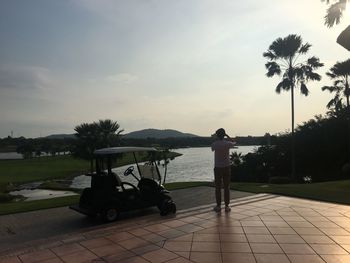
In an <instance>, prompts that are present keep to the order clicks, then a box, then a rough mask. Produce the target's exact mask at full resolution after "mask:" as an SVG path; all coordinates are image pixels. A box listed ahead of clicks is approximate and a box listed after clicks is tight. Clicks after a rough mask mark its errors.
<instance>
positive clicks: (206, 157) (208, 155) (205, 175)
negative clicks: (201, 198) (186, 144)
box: [71, 146, 256, 188]
mask: <svg viewBox="0 0 350 263" xmlns="http://www.w3.org/2000/svg"><path fill="white" fill-rule="evenodd" d="M255 148H256V146H238V147H237V148H235V149H232V150H231V152H234V151H236V152H241V153H242V155H245V154H247V153H249V152H252V151H253V150H254V149H255ZM175 151H176V152H178V153H181V154H182V156H179V157H176V158H175V159H174V160H172V161H170V163H169V164H168V172H167V178H166V182H167V183H170V182H191V181H192V182H193V181H213V179H214V175H213V166H214V154H213V152H212V151H211V149H210V147H202V148H185V149H176V150H175ZM128 167H129V165H127V166H123V167H119V168H116V169H114V170H113V171H114V172H116V173H117V174H118V175H119V177H120V178H121V179H122V181H126V182H130V183H133V184H136V183H137V182H136V180H135V179H134V178H133V177H132V176H131V175H129V176H127V177H125V176H124V175H123V173H124V171H125V170H126V168H128ZM135 168H136V167H135ZM159 170H160V172H161V174H162V175H163V174H164V168H163V167H162V166H159ZM135 175H136V176H138V172H137V169H135ZM90 180H91V178H90V177H88V176H85V175H81V176H78V177H76V178H75V179H74V180H73V182H72V185H71V187H73V188H85V187H90Z"/></svg>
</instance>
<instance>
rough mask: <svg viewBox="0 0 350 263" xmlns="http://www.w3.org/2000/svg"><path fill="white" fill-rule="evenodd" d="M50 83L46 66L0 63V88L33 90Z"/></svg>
mask: <svg viewBox="0 0 350 263" xmlns="http://www.w3.org/2000/svg"><path fill="white" fill-rule="evenodd" d="M51 85H52V78H51V76H50V71H49V70H48V69H47V68H43V67H37V66H25V65H16V66H12V65H0V89H11V90H35V89H40V90H43V89H47V88H48V87H50V86H51Z"/></svg>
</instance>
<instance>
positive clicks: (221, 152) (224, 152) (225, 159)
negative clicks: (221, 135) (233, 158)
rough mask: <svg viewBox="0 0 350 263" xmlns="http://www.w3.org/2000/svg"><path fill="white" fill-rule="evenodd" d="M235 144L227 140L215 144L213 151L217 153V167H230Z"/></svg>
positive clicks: (212, 146)
mask: <svg viewBox="0 0 350 263" xmlns="http://www.w3.org/2000/svg"><path fill="white" fill-rule="evenodd" d="M234 145H235V144H234V143H233V142H230V141H226V140H219V141H215V142H213V144H212V145H211V150H212V151H215V154H214V156H215V159H214V160H215V163H214V166H215V167H227V166H230V164H231V163H230V148H232V147H233V146H234Z"/></svg>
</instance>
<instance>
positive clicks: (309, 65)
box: [263, 35, 323, 179]
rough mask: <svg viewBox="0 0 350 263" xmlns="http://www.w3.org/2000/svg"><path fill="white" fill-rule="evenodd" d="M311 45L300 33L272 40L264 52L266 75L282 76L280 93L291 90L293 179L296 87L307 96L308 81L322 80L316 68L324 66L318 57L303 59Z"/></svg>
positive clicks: (278, 87) (293, 166) (293, 172)
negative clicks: (266, 60) (305, 41)
mask: <svg viewBox="0 0 350 263" xmlns="http://www.w3.org/2000/svg"><path fill="white" fill-rule="evenodd" d="M310 47H311V45H310V44H309V43H305V44H303V41H302V38H301V37H300V36H298V35H288V36H287V37H285V38H278V39H276V40H275V41H273V42H272V44H271V45H270V47H269V49H268V50H267V51H266V52H264V53H263V56H264V57H265V58H267V59H268V62H267V63H266V64H265V67H266V69H267V73H266V76H267V77H273V76H275V75H278V76H281V75H282V80H281V81H280V83H278V85H277V87H276V92H277V93H278V94H279V93H280V92H281V91H282V90H285V91H291V112H292V153H291V157H292V158H291V162H292V163H291V165H292V174H291V176H292V179H295V143H294V89H295V88H300V92H301V94H303V95H305V96H307V95H308V94H309V90H308V88H307V86H306V83H307V82H308V81H310V80H311V81H313V80H317V81H319V80H321V76H320V75H319V74H317V73H316V72H314V70H316V69H318V68H320V67H322V66H323V63H320V60H319V59H318V58H317V57H314V56H313V57H310V58H308V59H306V60H305V61H301V57H302V56H303V55H305V54H306V53H307V52H308V51H309V49H310Z"/></svg>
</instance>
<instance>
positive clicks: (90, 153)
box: [74, 119, 123, 172]
mask: <svg viewBox="0 0 350 263" xmlns="http://www.w3.org/2000/svg"><path fill="white" fill-rule="evenodd" d="M119 128H120V126H119V124H118V123H117V122H115V121H112V120H109V119H106V120H99V121H98V122H93V123H82V124H80V125H78V126H76V127H75V128H74V130H75V131H76V134H75V136H76V137H77V139H78V140H77V142H76V147H75V150H74V155H75V156H77V157H80V158H83V159H86V160H90V170H91V172H92V171H93V158H94V151H95V150H96V149H97V148H104V147H111V146H116V145H117V144H118V141H119V136H120V133H121V132H123V130H119ZM118 130H119V131H118Z"/></svg>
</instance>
